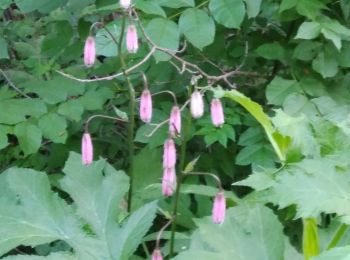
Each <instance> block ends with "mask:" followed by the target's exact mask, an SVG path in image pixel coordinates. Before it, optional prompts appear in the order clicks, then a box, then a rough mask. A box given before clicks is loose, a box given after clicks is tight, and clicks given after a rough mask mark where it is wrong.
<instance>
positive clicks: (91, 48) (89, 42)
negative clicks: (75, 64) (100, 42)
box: [84, 36, 96, 67]
mask: <svg viewBox="0 0 350 260" xmlns="http://www.w3.org/2000/svg"><path fill="white" fill-rule="evenodd" d="M95 59H96V47H95V39H94V37H92V36H89V37H87V38H86V41H85V46H84V64H85V66H86V67H91V66H92V65H94V63H95Z"/></svg>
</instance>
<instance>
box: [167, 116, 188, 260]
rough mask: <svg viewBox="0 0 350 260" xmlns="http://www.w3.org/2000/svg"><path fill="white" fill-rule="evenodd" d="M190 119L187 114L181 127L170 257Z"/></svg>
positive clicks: (173, 241) (172, 251)
mask: <svg viewBox="0 0 350 260" xmlns="http://www.w3.org/2000/svg"><path fill="white" fill-rule="evenodd" d="M191 121H192V118H191V116H190V115H188V117H187V119H186V121H185V124H184V129H183V135H182V138H183V141H182V144H181V151H180V161H179V168H178V177H177V185H176V191H175V197H174V207H173V218H174V219H173V222H172V223H171V235H170V252H169V256H170V258H171V257H172V256H173V254H174V243H175V231H176V219H177V209H178V205H179V199H180V188H181V182H182V180H183V177H184V175H183V173H182V172H183V170H184V167H185V158H186V148H187V135H188V132H189V129H190V127H191Z"/></svg>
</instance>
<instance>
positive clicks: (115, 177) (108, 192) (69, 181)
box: [61, 153, 129, 239]
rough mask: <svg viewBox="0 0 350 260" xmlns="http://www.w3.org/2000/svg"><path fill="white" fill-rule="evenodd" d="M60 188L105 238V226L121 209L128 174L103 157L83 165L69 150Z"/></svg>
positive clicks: (106, 228) (106, 226)
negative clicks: (114, 167) (116, 168)
mask: <svg viewBox="0 0 350 260" xmlns="http://www.w3.org/2000/svg"><path fill="white" fill-rule="evenodd" d="M63 172H64V173H65V176H64V178H63V179H62V180H61V185H62V187H63V189H64V190H65V191H66V192H68V193H69V194H70V196H71V197H72V199H73V200H74V202H75V204H76V205H77V209H78V213H79V215H80V216H82V217H84V219H86V220H87V221H88V222H89V224H90V225H91V226H92V228H93V230H94V231H95V233H96V234H98V235H99V237H101V238H103V239H106V236H107V232H108V228H109V225H110V223H111V222H113V220H114V219H115V217H116V216H117V215H118V212H119V211H120V205H121V200H122V198H123V196H124V195H125V193H126V192H127V191H128V188H129V183H128V182H129V178H128V177H127V176H126V175H125V174H124V173H123V172H120V171H116V170H114V169H113V168H112V167H111V166H110V165H109V164H107V163H106V161H105V160H99V161H97V162H96V163H94V164H92V165H89V166H85V165H83V164H82V159H81V156H80V155H78V154H76V153H71V154H70V156H69V159H68V161H67V162H66V165H65V167H64V169H63Z"/></svg>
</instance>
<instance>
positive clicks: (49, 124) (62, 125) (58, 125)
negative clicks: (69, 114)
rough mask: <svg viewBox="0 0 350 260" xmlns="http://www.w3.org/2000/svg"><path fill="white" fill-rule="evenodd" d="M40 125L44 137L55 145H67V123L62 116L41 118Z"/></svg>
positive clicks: (47, 115)
mask: <svg viewBox="0 0 350 260" xmlns="http://www.w3.org/2000/svg"><path fill="white" fill-rule="evenodd" d="M38 125H39V128H40V129H41V131H42V133H43V136H44V137H46V138H49V139H50V140H52V141H53V142H54V143H65V141H66V139H67V135H68V133H67V130H66V128H67V122H66V120H65V119H64V118H63V117H62V116H59V115H57V114H54V113H49V114H46V115H44V116H43V117H42V118H40V120H39V123H38Z"/></svg>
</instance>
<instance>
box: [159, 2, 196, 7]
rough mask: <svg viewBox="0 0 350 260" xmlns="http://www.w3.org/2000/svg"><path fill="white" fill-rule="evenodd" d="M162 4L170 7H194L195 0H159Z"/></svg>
mask: <svg viewBox="0 0 350 260" xmlns="http://www.w3.org/2000/svg"><path fill="white" fill-rule="evenodd" d="M157 1H158V2H159V4H160V5H161V6H165V7H170V8H180V7H193V6H194V0H157Z"/></svg>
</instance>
